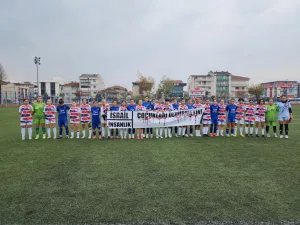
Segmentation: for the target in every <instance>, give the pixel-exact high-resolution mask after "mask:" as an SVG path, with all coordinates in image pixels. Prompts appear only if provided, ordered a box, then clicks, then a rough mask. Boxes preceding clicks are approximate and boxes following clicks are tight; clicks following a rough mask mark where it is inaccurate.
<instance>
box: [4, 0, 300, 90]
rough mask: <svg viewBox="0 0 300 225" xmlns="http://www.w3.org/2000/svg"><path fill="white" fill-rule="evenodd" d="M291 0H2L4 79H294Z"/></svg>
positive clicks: (296, 18) (299, 64)
mask: <svg viewBox="0 0 300 225" xmlns="http://www.w3.org/2000/svg"><path fill="white" fill-rule="evenodd" d="M299 40H300V1H299V0H252V1H249V0H210V1H207V0H106V1H102V0H26V1H25V0H0V62H1V63H2V64H3V66H4V67H5V70H6V71H7V74H8V76H9V78H10V79H12V80H22V81H25V80H34V79H35V76H36V75H35V65H34V63H33V58H34V56H40V57H41V70H40V75H41V78H43V79H50V78H51V77H53V76H63V78H64V79H65V80H66V81H70V80H76V79H77V78H78V76H79V75H80V74H82V73H99V74H101V75H102V77H103V79H104V82H105V83H106V86H110V85H115V84H118V85H123V86H125V87H127V88H131V82H132V81H134V80H136V78H137V72H138V71H140V72H142V73H143V74H145V75H147V76H152V77H154V78H155V79H156V81H157V82H159V80H160V78H161V77H162V76H163V75H167V76H169V77H171V78H174V79H181V80H183V81H187V78H188V76H189V74H206V73H207V72H208V71H209V70H213V71H215V70H228V71H229V72H231V73H232V74H234V75H240V76H249V77H250V78H251V80H252V82H253V83H256V82H260V81H269V80H273V79H290V80H291V79H298V80H300V74H299V72H300V54H299V52H300V42H299Z"/></svg>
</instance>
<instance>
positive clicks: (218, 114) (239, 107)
mask: <svg viewBox="0 0 300 225" xmlns="http://www.w3.org/2000/svg"><path fill="white" fill-rule="evenodd" d="M284 98H285V97H284V96H283V99H284ZM281 103H282V104H280V103H279V105H277V106H276V107H277V108H275V110H274V108H273V102H272V100H271V101H270V103H269V105H268V106H269V107H268V106H265V105H264V101H263V100H260V101H259V104H258V105H256V106H255V105H254V102H253V101H250V104H249V105H247V106H246V105H244V103H243V99H239V103H238V104H234V100H231V102H230V104H229V105H225V104H224V101H221V102H220V104H217V101H216V100H214V101H213V104H210V103H209V100H206V102H205V104H201V102H200V98H196V102H195V103H194V104H191V101H190V100H189V101H188V104H187V105H186V104H185V101H184V100H182V102H181V104H180V105H179V104H177V101H176V100H175V101H174V102H173V104H170V101H169V100H168V99H167V100H166V102H165V104H163V103H162V102H161V100H160V99H159V100H158V103H157V104H154V101H152V102H151V103H150V102H149V101H148V99H147V98H146V99H145V101H144V102H142V101H141V100H140V101H139V104H138V105H135V104H134V101H133V100H131V101H130V104H129V105H128V106H127V105H126V102H124V101H123V102H122V103H121V106H120V107H119V106H117V102H116V101H114V102H113V105H112V106H109V105H108V104H106V102H105V101H102V105H101V107H100V106H98V103H97V102H96V101H95V102H94V104H93V106H92V107H91V106H90V105H88V104H87V103H86V100H83V102H82V104H81V105H80V107H77V104H76V103H73V104H72V107H71V108H70V107H69V106H68V105H65V104H64V103H63V101H62V100H60V102H59V105H58V106H57V107H55V106H54V105H52V103H51V100H48V101H47V105H46V106H45V107H44V110H43V112H44V116H45V121H46V126H47V132H48V138H51V128H52V129H53V133H54V138H56V118H55V114H58V126H59V128H60V132H59V133H60V135H59V138H61V137H62V128H63V127H65V129H66V134H67V137H68V135H69V129H68V122H69V121H68V114H70V124H71V138H74V133H75V132H76V133H77V138H79V135H80V133H79V124H80V123H81V124H82V133H83V136H82V138H85V137H86V127H88V128H89V136H88V137H89V138H91V137H92V132H93V138H96V130H98V134H99V138H101V136H102V135H101V131H102V133H103V136H104V137H105V127H106V117H107V112H108V111H127V110H131V111H143V110H157V111H164V110H187V109H194V108H202V107H204V113H203V128H202V134H203V135H204V136H207V135H208V129H209V126H210V136H219V135H220V136H223V130H224V125H225V124H226V112H227V114H228V115H227V128H226V134H227V136H229V130H231V135H232V136H236V133H237V126H239V128H240V135H241V136H244V134H243V128H244V127H243V124H244V122H245V123H246V128H245V133H246V135H247V136H248V135H250V136H252V135H253V124H254V121H256V136H258V127H259V125H261V128H262V136H263V137H264V125H265V121H266V113H267V114H268V108H269V109H270V113H272V114H273V113H275V112H277V111H279V108H281V110H280V112H283V113H282V114H284V115H280V118H279V121H280V124H281V125H280V135H281V137H282V130H283V129H282V128H283V124H285V128H286V137H288V136H287V135H288V123H287V122H286V121H289V120H290V119H292V114H291V106H290V105H289V103H288V105H287V106H286V104H287V102H284V101H282V102H281ZM281 105H282V106H281ZM285 108H287V109H288V111H287V114H286V113H285V112H284V111H286V110H285ZM32 111H33V110H32V106H30V105H29V103H28V101H27V100H26V101H25V102H24V105H22V106H20V109H19V113H20V115H21V130H22V139H25V128H26V127H27V128H28V133H29V138H30V139H31V137H32ZM91 115H92V116H91ZM244 115H245V118H244ZM100 116H101V120H100ZM273 117H274V116H273ZM275 120H276V119H274V118H273V119H271V120H270V119H268V118H267V135H268V136H269V134H268V131H269V129H268V128H269V126H273V130H274V135H275V137H276V136H277V135H276V123H275ZM100 121H101V122H102V123H101V126H100ZM91 122H92V124H91ZM101 127H102V129H101ZM249 127H250V131H249ZM103 128H104V129H103ZM195 128H196V130H195V133H196V136H201V134H200V125H197V126H195ZM144 131H145V129H137V138H143V137H144V133H145V132H144ZM146 131H147V134H146V138H147V137H153V129H151V128H150V129H147V130H146ZM108 132H109V133H108V136H111V137H112V136H113V135H111V131H110V129H108ZM162 133H163V128H159V129H156V137H157V138H159V137H160V138H162ZM120 134H121V138H123V137H126V130H124V129H121V130H120ZM149 134H150V136H149ZM175 135H176V136H187V129H186V127H179V128H177V127H175ZM190 135H191V136H192V135H193V127H190ZM165 136H166V137H168V136H169V137H171V136H172V134H171V129H170V128H166V130H165ZM116 137H117V138H118V130H116ZM131 137H134V133H133V131H131V130H129V138H131ZM44 138H45V136H44Z"/></svg>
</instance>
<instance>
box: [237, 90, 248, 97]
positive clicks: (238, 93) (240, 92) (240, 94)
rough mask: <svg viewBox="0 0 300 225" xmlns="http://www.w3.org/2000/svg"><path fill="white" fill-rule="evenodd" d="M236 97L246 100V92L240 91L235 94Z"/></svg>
mask: <svg viewBox="0 0 300 225" xmlns="http://www.w3.org/2000/svg"><path fill="white" fill-rule="evenodd" d="M235 96H236V97H237V98H245V97H246V92H245V91H242V90H239V91H237V92H236V93H235Z"/></svg>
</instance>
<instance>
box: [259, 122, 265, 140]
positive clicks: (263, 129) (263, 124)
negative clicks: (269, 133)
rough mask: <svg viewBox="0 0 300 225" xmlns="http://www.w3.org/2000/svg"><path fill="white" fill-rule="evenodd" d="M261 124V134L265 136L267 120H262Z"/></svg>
mask: <svg viewBox="0 0 300 225" xmlns="http://www.w3.org/2000/svg"><path fill="white" fill-rule="evenodd" d="M260 126H261V136H262V137H265V121H263V120H262V121H261V123H260Z"/></svg>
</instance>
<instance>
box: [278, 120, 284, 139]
mask: <svg viewBox="0 0 300 225" xmlns="http://www.w3.org/2000/svg"><path fill="white" fill-rule="evenodd" d="M283 125H284V121H283V120H279V134H280V138H283Z"/></svg>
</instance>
